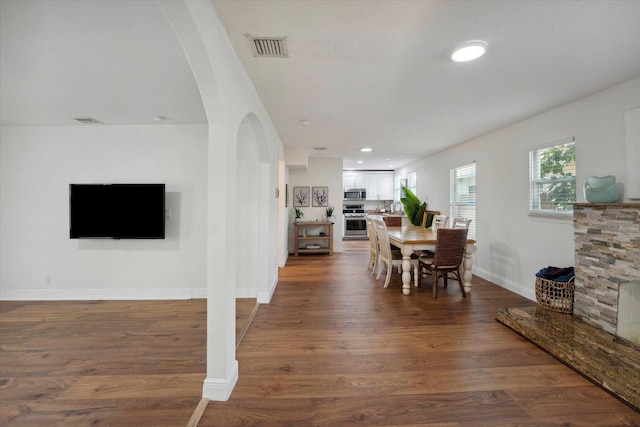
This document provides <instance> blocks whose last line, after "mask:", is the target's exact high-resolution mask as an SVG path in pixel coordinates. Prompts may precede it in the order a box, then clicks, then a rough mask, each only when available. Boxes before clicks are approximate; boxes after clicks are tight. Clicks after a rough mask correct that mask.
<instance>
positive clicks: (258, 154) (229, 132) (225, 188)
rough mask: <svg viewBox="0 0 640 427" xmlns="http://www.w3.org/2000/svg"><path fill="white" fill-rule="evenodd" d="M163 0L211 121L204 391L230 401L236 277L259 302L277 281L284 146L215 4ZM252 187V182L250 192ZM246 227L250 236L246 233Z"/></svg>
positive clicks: (234, 378) (265, 299)
mask: <svg viewBox="0 0 640 427" xmlns="http://www.w3.org/2000/svg"><path fill="white" fill-rule="evenodd" d="M159 3H160V5H161V6H162V8H163V10H164V12H165V14H166V16H167V18H168V19H169V22H170V23H171V25H172V26H173V28H174V30H175V32H176V35H177V36H178V39H179V40H180V42H181V44H182V47H183V50H184V52H185V55H186V57H187V60H188V61H189V64H190V66H191V69H192V71H193V75H194V77H195V79H196V82H197V84H198V87H199V90H200V94H201V96H202V101H203V104H204V108H205V111H206V114H207V120H208V122H209V135H208V152H207V156H208V176H207V229H206V230H203V232H206V233H207V256H206V266H203V268H206V271H207V377H206V379H205V380H204V385H203V397H204V398H207V399H210V400H227V399H228V398H229V396H230V394H231V391H232V390H233V388H234V386H235V384H236V382H237V379H238V362H237V361H236V360H235V299H236V292H237V286H236V283H239V282H240V283H241V282H244V283H253V282H255V291H252V292H255V294H256V295H257V297H258V302H269V300H270V296H271V294H272V292H273V290H274V289H275V284H276V283H277V266H276V262H275V261H276V249H275V248H276V246H277V245H276V244H275V242H276V239H277V226H276V225H277V220H276V217H277V215H278V207H277V204H276V201H275V198H274V192H275V189H276V187H277V183H278V158H277V157H278V155H277V152H278V149H281V148H282V146H281V143H280V140H279V138H278V136H277V132H276V131H275V129H274V128H273V126H272V124H271V123H270V122H269V118H268V116H267V115H266V112H264V111H263V107H262V104H261V103H260V100H259V98H258V97H257V95H256V94H255V92H252V91H251V90H248V88H252V84H251V81H250V80H249V79H248V77H247V75H246V73H245V72H244V70H243V69H242V66H241V65H240V63H239V61H238V60H237V57H236V55H235V52H234V51H233V48H232V46H231V43H230V42H229V39H228V37H227V35H226V32H225V30H224V27H223V26H222V23H221V22H220V20H219V18H218V16H217V14H216V12H215V9H214V7H213V5H212V4H211V3H210V2H206V1H197V2H196V1H188V0H160V1H159ZM266 130H268V132H267V131H266ZM267 135H268V137H267ZM270 153H272V154H270ZM245 177H246V183H245ZM247 186H250V187H251V188H250V189H249V190H247V191H248V192H249V193H248V196H245V195H244V193H243V192H244V191H245V190H246V188H245V187H247ZM245 228H246V232H245ZM239 233H240V234H242V233H244V235H242V236H241V237H239ZM249 246H251V249H250V250H249V252H250V255H249V256H248V257H247V248H248V247H249ZM253 248H255V251H254V249H253ZM271 259H273V264H271V263H270V262H269V260H271Z"/></svg>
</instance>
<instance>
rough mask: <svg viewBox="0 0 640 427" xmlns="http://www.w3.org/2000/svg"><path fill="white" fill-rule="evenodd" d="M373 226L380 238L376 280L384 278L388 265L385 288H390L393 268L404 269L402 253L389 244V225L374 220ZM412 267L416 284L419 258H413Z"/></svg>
mask: <svg viewBox="0 0 640 427" xmlns="http://www.w3.org/2000/svg"><path fill="white" fill-rule="evenodd" d="M373 224H374V226H375V229H376V236H377V237H378V249H379V252H378V273H377V274H376V280H380V277H381V276H382V270H383V269H384V266H385V265H386V268H387V275H386V277H385V280H384V287H385V288H386V287H388V286H389V281H390V280H391V272H392V270H393V267H394V266H395V267H398V269H399V270H400V269H401V268H402V253H401V252H400V250H399V249H393V250H392V249H391V243H390V242H389V235H388V234H387V224H385V222H384V221H382V220H380V219H374V220H373ZM411 265H412V266H413V271H414V273H413V274H414V280H415V283H418V282H417V280H418V257H417V256H415V255H414V256H413V257H412V259H411Z"/></svg>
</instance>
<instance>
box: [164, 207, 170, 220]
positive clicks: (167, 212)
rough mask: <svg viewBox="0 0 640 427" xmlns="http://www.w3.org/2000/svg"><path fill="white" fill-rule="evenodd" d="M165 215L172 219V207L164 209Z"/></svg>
mask: <svg viewBox="0 0 640 427" xmlns="http://www.w3.org/2000/svg"><path fill="white" fill-rule="evenodd" d="M164 216H165V218H167V219H171V209H165V210H164Z"/></svg>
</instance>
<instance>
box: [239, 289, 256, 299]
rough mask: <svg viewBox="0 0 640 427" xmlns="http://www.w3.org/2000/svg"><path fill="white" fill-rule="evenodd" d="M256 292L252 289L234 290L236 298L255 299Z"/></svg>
mask: <svg viewBox="0 0 640 427" xmlns="http://www.w3.org/2000/svg"><path fill="white" fill-rule="evenodd" d="M257 296H258V290H257V289H254V288H236V298H257Z"/></svg>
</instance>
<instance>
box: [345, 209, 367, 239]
mask: <svg viewBox="0 0 640 427" xmlns="http://www.w3.org/2000/svg"><path fill="white" fill-rule="evenodd" d="M363 207H364V205H344V207H343V209H342V215H343V217H344V237H345V238H349V237H351V238H354V237H366V236H367V222H366V221H365V219H364V217H365V213H364V209H363Z"/></svg>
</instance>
